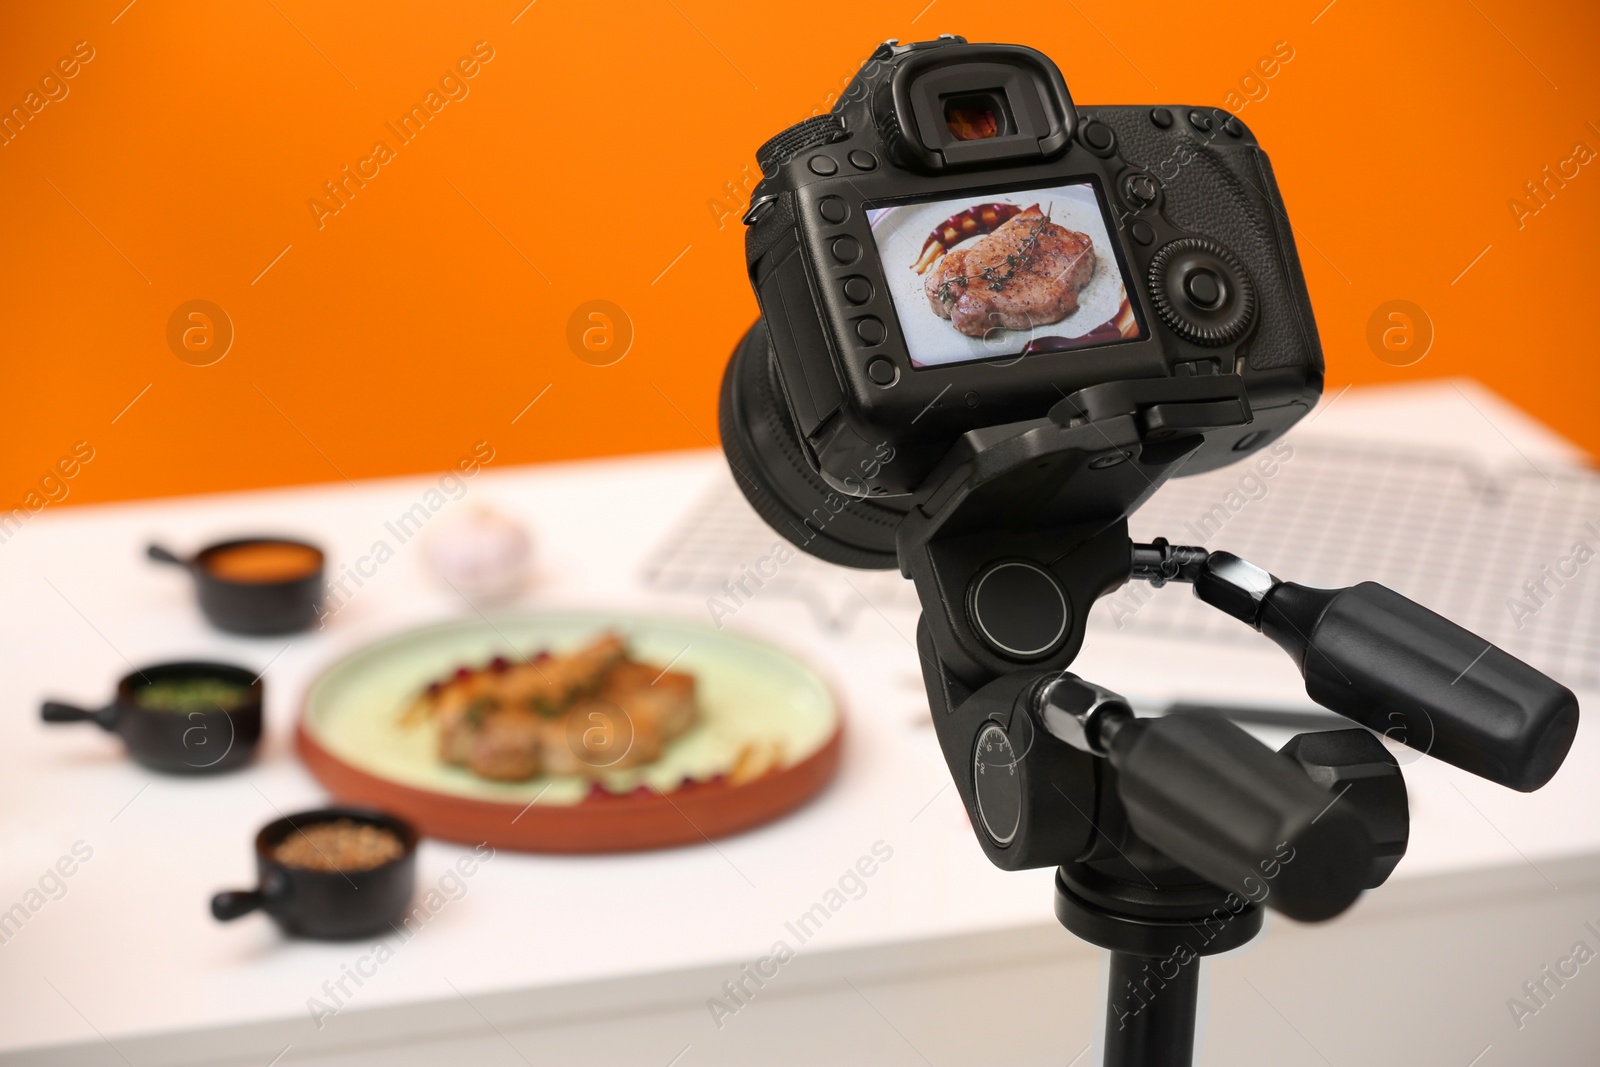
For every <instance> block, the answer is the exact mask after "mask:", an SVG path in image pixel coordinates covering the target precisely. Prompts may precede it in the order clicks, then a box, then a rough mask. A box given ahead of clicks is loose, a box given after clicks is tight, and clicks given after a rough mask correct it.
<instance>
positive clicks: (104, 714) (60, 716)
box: [39, 700, 117, 730]
mask: <svg viewBox="0 0 1600 1067" xmlns="http://www.w3.org/2000/svg"><path fill="white" fill-rule="evenodd" d="M39 718H41V719H43V720H44V721H45V722H56V723H59V722H92V723H97V724H98V725H99V726H100V727H101V728H103V729H106V730H114V729H116V720H117V706H116V705H115V704H112V705H110V706H108V707H104V708H100V709H99V710H97V711H91V710H89V709H88V708H80V707H78V706H77V705H76V704H63V703H61V702H60V701H59V700H46V701H45V702H44V703H43V704H41V705H39Z"/></svg>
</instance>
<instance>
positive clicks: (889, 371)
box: [867, 357, 900, 385]
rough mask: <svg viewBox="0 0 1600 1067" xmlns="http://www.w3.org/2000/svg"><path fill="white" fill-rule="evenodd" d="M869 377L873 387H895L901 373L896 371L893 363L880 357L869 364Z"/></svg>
mask: <svg viewBox="0 0 1600 1067" xmlns="http://www.w3.org/2000/svg"><path fill="white" fill-rule="evenodd" d="M867 377H868V378H870V379H871V380H872V384H873V385H893V384H894V382H895V379H896V378H898V377H900V372H899V371H897V370H895V369H894V364H893V363H890V362H889V361H888V360H886V359H883V358H881V357H880V358H878V359H875V360H873V361H872V362H871V363H868V364H867Z"/></svg>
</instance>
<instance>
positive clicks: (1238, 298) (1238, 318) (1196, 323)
mask: <svg viewBox="0 0 1600 1067" xmlns="http://www.w3.org/2000/svg"><path fill="white" fill-rule="evenodd" d="M1149 286H1150V299H1151V300H1152V301H1153V302H1154V303H1155V306H1156V313H1157V314H1158V315H1160V316H1161V321H1162V322H1165V323H1166V324H1167V325H1168V326H1170V327H1171V328H1172V330H1173V332H1175V333H1176V334H1177V335H1178V336H1179V337H1182V338H1183V339H1184V340H1186V341H1191V342H1193V343H1194V344H1197V345H1225V344H1230V343H1231V342H1234V341H1237V340H1238V339H1239V338H1241V337H1243V336H1244V334H1245V331H1246V330H1248V329H1249V328H1250V323H1251V321H1252V320H1253V319H1254V318H1255V310H1256V295H1255V288H1254V286H1252V285H1251V284H1250V275H1249V273H1248V272H1246V271H1245V269H1244V264H1243V263H1240V262H1239V260H1238V257H1236V256H1235V255H1234V254H1233V253H1232V252H1230V251H1228V250H1227V249H1226V248H1224V247H1222V245H1220V244H1218V243H1217V242H1215V241H1213V240H1211V239H1210V238H1208V237H1183V238H1179V239H1178V240H1176V241H1173V242H1171V243H1170V244H1167V245H1163V246H1162V247H1161V249H1160V250H1159V251H1157V252H1156V254H1155V257H1154V258H1153V259H1152V260H1151V261H1150V276H1149Z"/></svg>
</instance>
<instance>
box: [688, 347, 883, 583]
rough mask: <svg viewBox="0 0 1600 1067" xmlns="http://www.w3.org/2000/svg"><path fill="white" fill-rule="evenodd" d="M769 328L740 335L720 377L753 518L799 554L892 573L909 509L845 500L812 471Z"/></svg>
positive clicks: (731, 447) (724, 415) (726, 433)
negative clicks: (899, 530) (780, 381)
mask: <svg viewBox="0 0 1600 1067" xmlns="http://www.w3.org/2000/svg"><path fill="white" fill-rule="evenodd" d="M781 390H782V387H781V386H780V385H779V384H778V381H777V367H776V366H775V365H774V355H773V352H772V347H771V344H770V343H769V342H768V340H767V331H766V327H765V326H763V325H762V324H761V323H759V322H758V323H756V324H755V325H754V326H752V327H751V328H750V332H748V333H746V334H745V335H744V339H743V340H742V341H740V342H739V347H738V348H737V349H735V350H734V353H733V358H732V359H730V360H729V361H728V369H727V370H726V371H725V372H724V374H723V377H722V398H721V403H720V404H719V407H718V413H717V414H718V426H719V429H721V431H722V449H723V451H724V452H725V453H726V454H727V457H728V465H729V466H730V467H732V468H733V476H734V481H736V482H738V483H739V488H740V489H741V490H743V491H744V495H745V499H746V500H748V501H750V505H751V506H752V507H753V508H755V510H756V513H757V514H758V515H760V516H761V517H762V518H763V519H765V520H766V521H767V525H769V526H771V527H772V528H773V529H774V530H776V531H778V533H780V534H782V535H783V536H784V537H785V538H787V539H788V540H789V541H791V542H793V543H794V544H795V545H797V546H798V547H799V548H801V549H803V550H805V551H806V552H809V553H810V554H811V555H813V556H816V557H818V558H819V559H825V560H827V561H828V562H829V563H838V564H841V565H843V566H846V567H860V568H862V569H865V570H893V569H894V568H895V567H896V566H897V559H896V556H895V547H894V532H895V529H896V528H897V527H898V526H899V525H900V520H901V519H903V518H905V514H906V509H907V507H909V504H908V503H906V502H904V501H902V500H900V499H898V498H890V499H888V500H881V501H880V500H870V499H865V498H859V497H846V496H844V495H843V494H841V493H839V492H837V491H835V490H834V489H832V488H831V487H829V485H828V484H827V483H826V482H825V481H823V480H822V476H821V475H819V474H818V473H817V472H816V471H814V470H812V469H811V466H810V464H809V463H808V462H807V460H806V458H805V455H804V454H803V453H802V452H801V445H802V442H801V440H800V435H799V433H798V432H797V431H796V429H795V425H794V421H793V420H792V419H791V418H790V417H789V410H788V407H787V405H786V404H785V402H784V399H783V394H782V391H781Z"/></svg>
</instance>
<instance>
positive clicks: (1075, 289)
mask: <svg viewBox="0 0 1600 1067" xmlns="http://www.w3.org/2000/svg"><path fill="white" fill-rule="evenodd" d="M983 207H984V208H988V209H990V213H991V214H992V215H994V216H999V215H1002V214H1009V215H1010V218H1008V219H1006V221H1005V222H1003V223H1001V224H1000V226H999V227H998V228H996V229H995V231H994V232H993V233H990V234H987V235H986V236H983V237H980V238H978V239H977V240H975V241H972V242H971V243H970V244H965V245H964V246H963V247H959V248H956V249H954V250H952V251H951V252H949V253H948V254H947V255H945V257H944V258H943V259H941V260H940V261H939V265H938V266H937V267H935V268H934V269H933V270H931V271H930V272H929V273H928V276H927V280H926V281H925V282H923V288H924V289H925V290H926V292H927V294H928V303H929V304H930V305H931V306H932V307H933V312H934V314H935V315H938V316H939V317H940V318H942V319H949V320H950V325H952V326H954V327H955V328H956V329H957V330H959V331H960V332H962V333H964V334H966V335H967V336H968V337H982V336H983V335H984V334H986V333H988V332H989V331H990V330H992V329H994V328H995V327H996V326H1002V327H1004V328H1005V329H1008V330H1026V329H1029V328H1030V327H1033V326H1047V325H1049V324H1050V323H1053V322H1060V321H1061V320H1062V319H1064V318H1066V317H1067V316H1068V315H1071V314H1072V313H1073V312H1075V311H1077V310H1078V294H1079V293H1080V292H1081V291H1082V290H1083V287H1084V286H1086V285H1088V284H1089V279H1090V277H1091V276H1093V274H1094V267H1095V254H1094V242H1093V241H1092V240H1091V239H1090V238H1089V236H1088V234H1083V233H1078V232H1077V231H1075V230H1069V229H1067V228H1065V227H1063V226H1058V225H1057V224H1056V223H1054V222H1051V221H1050V216H1049V215H1047V214H1045V213H1044V212H1043V211H1041V210H1040V208H1039V205H1038V204H1034V205H1033V206H1032V207H1029V208H1027V209H1025V210H1022V211H1017V210H1016V208H1014V207H1012V206H1011V205H1009V204H985V205H983ZM981 214H982V211H981V209H980V217H981ZM929 240H930V241H933V240H934V238H933V237H932V236H930V238H929Z"/></svg>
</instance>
